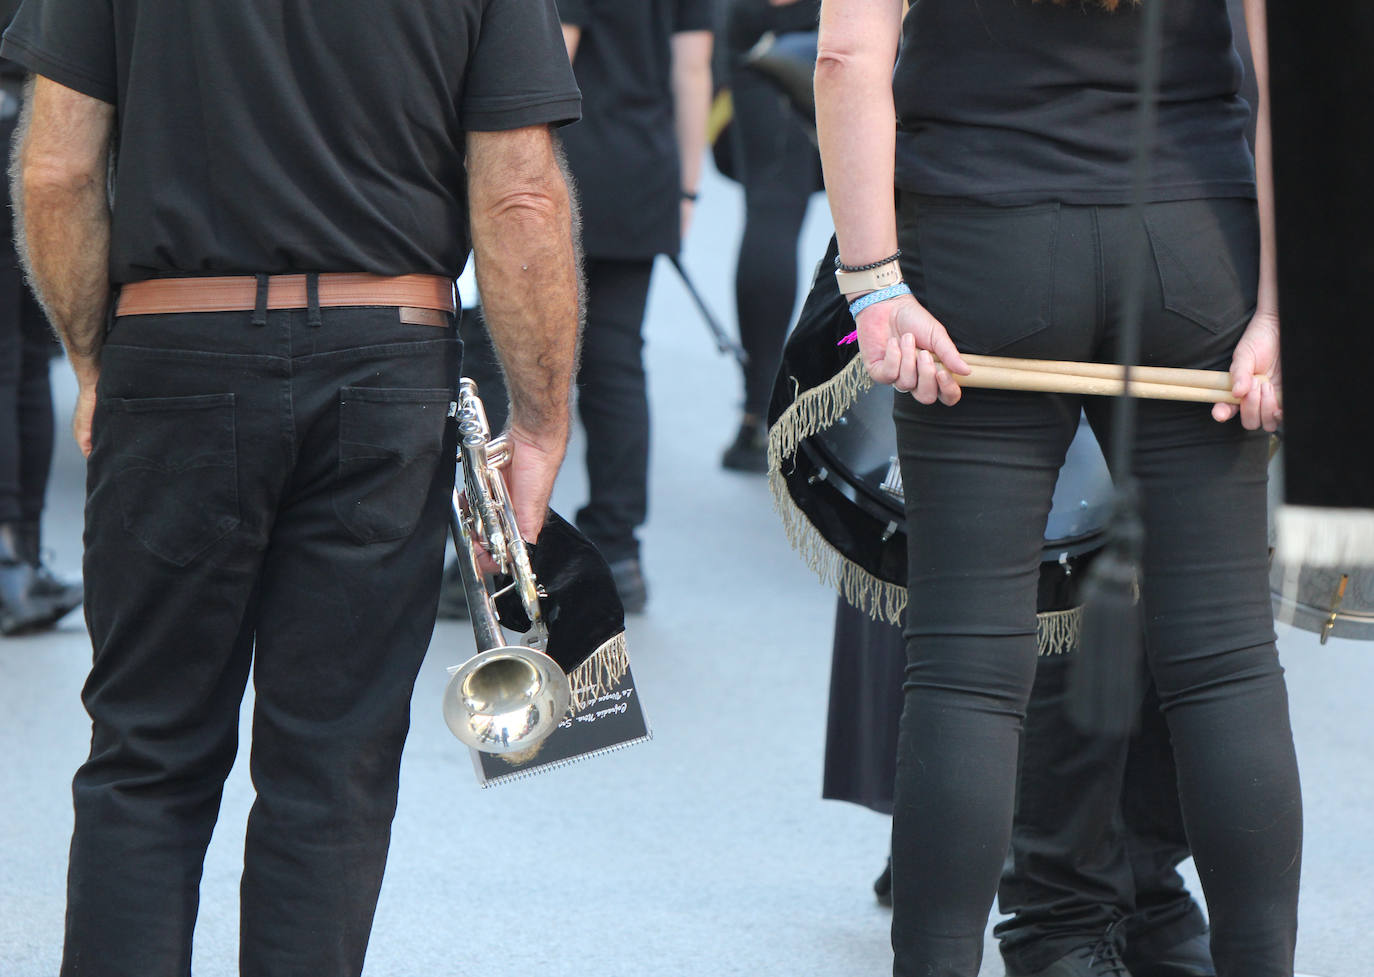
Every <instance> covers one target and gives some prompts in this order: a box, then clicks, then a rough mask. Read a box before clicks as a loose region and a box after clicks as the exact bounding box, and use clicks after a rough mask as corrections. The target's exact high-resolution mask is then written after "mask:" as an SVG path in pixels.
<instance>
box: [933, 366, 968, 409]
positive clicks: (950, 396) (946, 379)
mask: <svg viewBox="0 0 1374 977" xmlns="http://www.w3.org/2000/svg"><path fill="white" fill-rule="evenodd" d="M935 382H936V384H937V385H938V386H939V388H940V403H942V404H944V405H945V406H946V407H953V406H954V405H955V404H957V403H959V398H960V397H962V396H963V395H964V388H963V387H961V386H959V382H958V381H957V380H955V379H954V377H952V376H951V375H950V373H949V371H948V370H946V369H945V368H944V367H943V366H941V367H939V368H938V369H936V371H935Z"/></svg>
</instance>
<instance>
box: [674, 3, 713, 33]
mask: <svg viewBox="0 0 1374 977" xmlns="http://www.w3.org/2000/svg"><path fill="white" fill-rule="evenodd" d="M714 28H715V7H714V6H713V5H712V3H711V0H677V7H676V9H675V10H674V11H673V32H674V33H681V32H683V31H709V30H713V29H714Z"/></svg>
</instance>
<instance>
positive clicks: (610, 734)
mask: <svg viewBox="0 0 1374 977" xmlns="http://www.w3.org/2000/svg"><path fill="white" fill-rule="evenodd" d="M652 738H653V733H652V732H651V731H650V729H649V723H648V720H646V719H645V718H644V710H643V709H642V708H640V704H639V692H638V691H637V690H636V689H635V680H634V675H633V674H632V673H631V672H630V669H629V667H628V666H627V667H626V669H625V674H624V675H623V676H622V677H621V679H620V681H619V682H618V683H616V686H615V688H613V689H612V690H611V691H609V692H607V693H605V694H603V695H601V696H599V697H598V698H597V700H596V701H595V702H593V703H591V704H590V705H588V706H587V707H585V708H583V709H579V710H578V711H577V712H575V713H573V714H572V715H570V716H568V717H567V718H566V719H564V720H563V722H561V723H560V724H559V725H558V728H557V729H555V730H554V731H553V732H552V733H550V734H549V735H548V738H547V739H545V740H544V742H543V743H541V744H540V745H539V750H538V752H536V753H535V755H534V756H532V757H528V758H526V759H524V760H513V759H510V758H509V757H506V756H500V755H498V754H494V753H482V752H480V751H479V750H473V751H472V765H473V768H474V769H475V770H476V772H477V781H478V783H480V784H481V785H482V786H483V787H493V786H495V785H496V784H504V783H506V782H508V781H511V780H519V779H520V778H522V777H533V776H534V775H535V774H540V773H544V772H545V771H547V770H554V769H556V768H558V767H566V766H567V765H568V764H570V763H576V762H577V761H578V760H583V759H586V758H587V757H592V756H597V755H599V754H602V753H610V752H611V751H612V750H620V749H624V748H625V747H627V746H633V745H634V744H636V743H642V742H644V741H645V740H648V739H652Z"/></svg>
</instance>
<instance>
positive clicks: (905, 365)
mask: <svg viewBox="0 0 1374 977" xmlns="http://www.w3.org/2000/svg"><path fill="white" fill-rule="evenodd" d="M898 341H899V343H900V348H901V368H900V369H899V370H898V372H897V379H896V380H893V381H892V385H893V386H894V387H896V388H897V389H898V390H900V391H902V392H903V393H910V392H911V391H913V390H915V389H916V387H917V386H919V384H920V382H921V376H920V371H921V365H920V356H921V354H922V353H924V352H925V350H918V349H917V348H916V337H915V336H913V335H911V333H909V332H905V333H902V335H901V337H900V338H899V340H898Z"/></svg>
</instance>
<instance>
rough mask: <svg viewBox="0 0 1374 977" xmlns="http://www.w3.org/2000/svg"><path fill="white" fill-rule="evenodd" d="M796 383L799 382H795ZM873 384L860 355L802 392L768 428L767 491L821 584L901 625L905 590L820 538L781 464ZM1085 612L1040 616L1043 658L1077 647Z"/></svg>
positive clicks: (791, 540)
mask: <svg viewBox="0 0 1374 977" xmlns="http://www.w3.org/2000/svg"><path fill="white" fill-rule="evenodd" d="M795 382H796V381H795V380H794V381H793V383H795ZM872 386H873V378H872V377H870V376H869V375H868V371H867V370H866V369H864V366H863V361H862V359H860V358H859V356H857V355H855V356H854V358H853V359H851V360H850V361H849V363H848V364H846V366H845V367H844V369H842V370H841V371H840V372H839V373H836V374H835V375H834V376H833V377H831V378H830V379H829V380H827V381H826V382H825V383H822V384H819V385H817V386H815V387H812V388H811V389H810V390H807V391H805V392H804V393H799V394H798V395H797V397H796V399H795V400H793V402H792V404H791V406H789V407H788V408H787V410H785V411H783V412H782V415H781V416H780V417H779V418H778V419H777V421H776V422H774V424H773V426H772V427H770V428H769V429H768V488H769V491H770V492H772V494H773V508H774V509H775V510H776V511H777V513H778V515H779V516H781V517H782V525H783V531H784V532H785V533H786V534H787V541H788V543H790V544H791V545H792V549H794V550H796V551H797V553H798V554H800V556H801V558H802V562H804V563H805V564H806V565H807V566H808V567H809V568H810V569H811V570H812V571H813V572H814V573H815V574H816V576H818V577H819V578H820V580H821V583H823V584H825V585H826V586H828V587H832V588H833V589H835V590H836V591H838V592H839V594H840V596H842V597H843V598H844V599H845V600H846V601H848V602H849V603H850V604H852V605H853V606H854V607H857V608H858V609H859V610H861V611H863V612H865V613H866V614H868V616H869V617H871V618H873V620H875V621H885V622H887V623H888V624H893V625H896V624H900V623H901V622H902V615H903V614H904V613H905V612H906V599H907V593H906V588H905V587H901V586H898V585H897V584H893V583H888V582H887V581H886V580H881V579H879V578H878V577H875V576H874V575H873V574H871V573H869V572H868V571H867V570H865V569H864V568H863V567H861V566H859V565H858V564H857V563H854V562H853V561H851V560H849V559H848V558H846V557H845V556H844V555H843V554H842V553H840V551H839V550H837V549H835V547H833V546H831V545H830V542H829V541H828V540H827V539H826V538H825V537H824V536H822V535H821V533H820V530H818V529H817V528H816V527H815V526H814V525H812V523H811V520H810V519H808V518H807V517H806V513H804V512H802V510H801V509H799V508H798V507H797V504H796V503H795V502H793V501H792V495H791V493H789V492H788V491H787V480H786V479H785V478H784V477H783V474H782V466H783V465H784V464H786V463H787V462H788V461H790V460H791V458H792V456H793V455H794V454H796V451H797V447H798V445H800V444H801V443H802V441H804V440H806V439H807V438H809V437H812V436H813V435H815V434H817V433H819V432H820V431H824V430H825V429H826V428H828V427H830V426H831V425H832V424H834V423H835V422H836V421H838V420H839V419H840V417H841V416H842V415H843V414H844V413H845V411H847V410H849V408H851V407H853V406H854V402H855V401H856V400H858V399H859V396H860V395H861V394H863V393H864V392H865V391H867V390H868V389H869V388H871V387H872ZM1082 627H1083V609H1082V608H1081V607H1073V608H1069V609H1068V610H1064V611H1046V612H1044V613H1042V614H1037V615H1036V625H1035V634H1036V645H1037V649H1038V652H1039V653H1040V654H1041V655H1062V654H1066V653H1068V652H1071V651H1073V650H1074V649H1075V648H1076V647H1077V646H1078V638H1079V633H1080V632H1081V631H1082Z"/></svg>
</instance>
